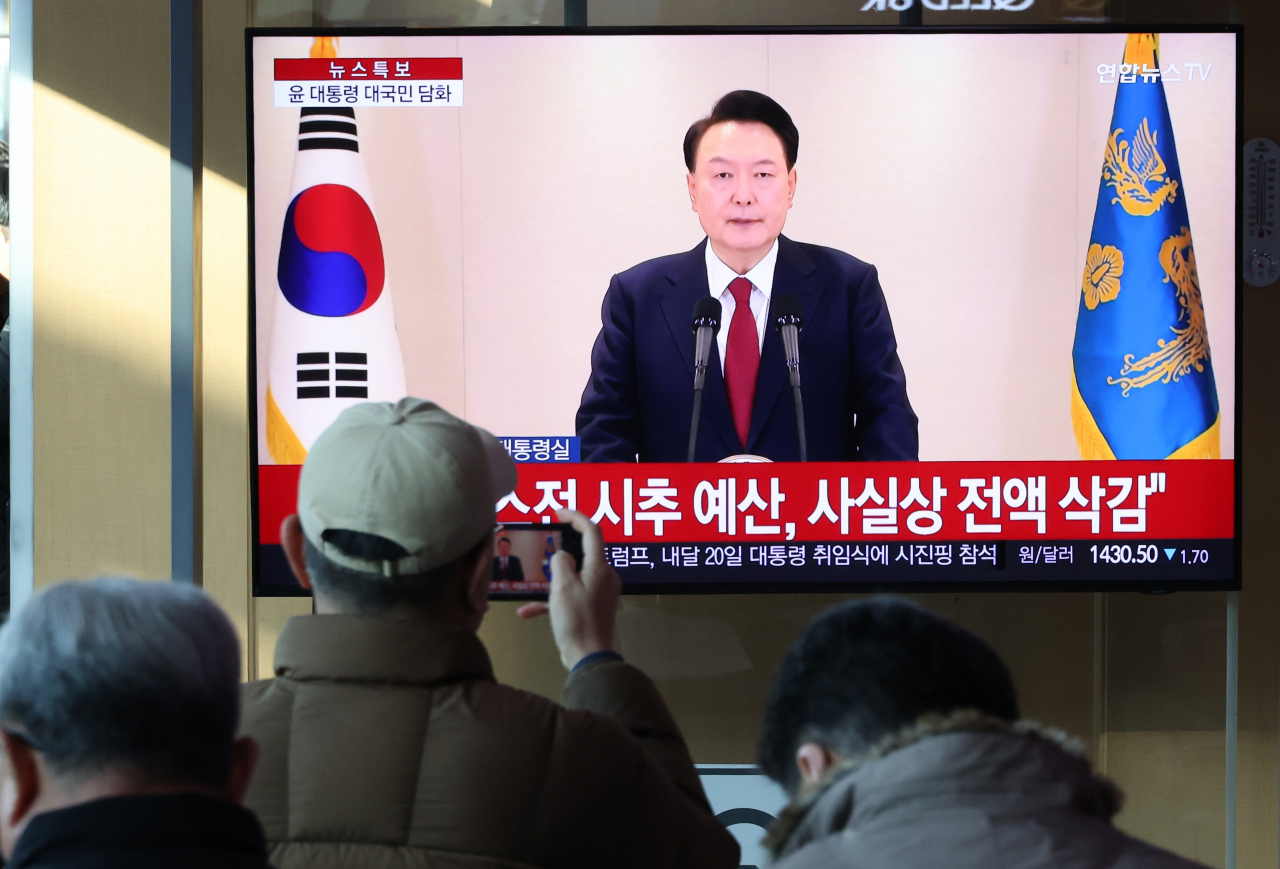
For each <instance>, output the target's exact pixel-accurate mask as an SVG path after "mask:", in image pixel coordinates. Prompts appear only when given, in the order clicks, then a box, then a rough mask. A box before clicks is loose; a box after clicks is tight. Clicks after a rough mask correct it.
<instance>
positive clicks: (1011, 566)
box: [492, 540, 1235, 594]
mask: <svg viewBox="0 0 1280 869" xmlns="http://www.w3.org/2000/svg"><path fill="white" fill-rule="evenodd" d="M605 556H606V558H607V559H608V561H609V562H610V563H611V564H612V565H613V566H614V568H615V569H616V570H617V571H618V575H619V576H620V577H621V578H622V581H623V583H624V584H626V585H628V586H630V587H631V590H633V591H634V590H636V589H635V587H636V586H640V585H646V584H654V585H656V584H663V585H679V584H685V583H687V584H697V585H702V584H707V585H713V584H736V583H740V584H751V583H779V584H787V583H813V584H820V583H831V584H851V585H857V584H859V583H865V584H868V585H879V584H886V583H912V582H919V583H935V582H936V583H947V582H990V583H1000V582H1010V583H1015V582H1016V583H1036V582H1073V581H1095V582H1096V581H1112V582H1144V581H1145V582H1151V583H1153V584H1155V583H1163V582H1228V581H1230V580H1232V579H1233V577H1234V571H1235V563H1234V562H1235V550H1234V541H1232V540H1144V541H1142V542H1138V543H1118V542H1115V541H1098V540H1066V541H1064V540H1055V541H1053V542H1051V543H1046V542H1044V541H1042V540H1005V541H998V542H992V543H985V544H968V543H933V544H920V543H886V542H880V541H861V542H845V541H842V542H836V543H809V542H806V543H800V544H791V545H782V544H773V545H770V544H758V545H751V544H723V543H680V544H631V545H622V544H613V543H610V544H607V545H606V547H605ZM546 590H547V586H546V583H543V582H519V583H511V582H501V583H494V585H493V586H492V591H493V592H494V593H498V594H501V593H504V592H505V593H511V594H534V593H538V592H545V591H546Z"/></svg>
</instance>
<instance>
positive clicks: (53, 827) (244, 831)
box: [8, 794, 267, 869]
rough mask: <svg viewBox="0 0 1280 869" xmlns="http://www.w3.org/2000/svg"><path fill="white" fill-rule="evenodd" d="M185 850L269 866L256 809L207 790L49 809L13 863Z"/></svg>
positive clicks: (13, 866) (18, 867) (18, 866)
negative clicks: (207, 793)
mask: <svg viewBox="0 0 1280 869" xmlns="http://www.w3.org/2000/svg"><path fill="white" fill-rule="evenodd" d="M183 851H191V852H196V851H200V852H205V851H209V852H219V853H226V854H239V855H240V856H241V858H242V860H243V863H240V862H236V863H234V864H232V863H228V864H226V865H255V864H257V863H258V862H259V861H260V862H261V865H262V866H264V867H265V866H266V865H267V846H266V842H265V840H264V838H263V835H262V827H261V826H260V825H259V824H258V819H257V818H255V817H254V815H253V813H252V812H250V811H248V810H247V809H243V808H241V807H240V806H237V805H233V804H232V803H229V802H227V801H226V800H219V799H215V798H214V797H208V796H203V795H201V794H160V795H146V796H127V797H107V798H105V799H100V800H92V801H91V802H87V803H80V804H79V805H75V806H69V807H67V808H65V809H58V810H56V811H52V812H44V813H43V814H39V815H36V816H35V817H34V818H32V819H31V822H30V823H29V824H28V825H27V828H26V829H25V830H24V831H23V833H22V836H21V837H20V838H19V839H18V844H17V847H16V848H14V852H13V858H12V860H11V861H10V862H9V864H8V865H9V867H10V869H24V867H27V866H38V865H42V864H43V863H44V862H45V861H50V862H58V861H57V860H56V859H55V858H59V857H61V856H63V855H70V854H76V853H90V854H121V853H137V852H142V853H146V852H165V853H174V852H183ZM59 865H60V864H59ZM77 865H78V864H77ZM94 865H98V864H97V863H94ZM104 865H116V864H114V863H110V862H108V863H106V864H104Z"/></svg>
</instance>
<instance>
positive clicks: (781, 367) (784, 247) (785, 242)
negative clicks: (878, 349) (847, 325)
mask: <svg viewBox="0 0 1280 869" xmlns="http://www.w3.org/2000/svg"><path fill="white" fill-rule="evenodd" d="M817 268H818V267H817V266H815V265H814V264H813V260H811V259H809V257H808V256H807V255H806V254H805V252H804V250H803V249H802V248H801V247H800V246H799V245H798V244H796V243H795V242H793V241H791V239H789V238H787V237H786V236H779V237H778V262H777V264H776V265H775V266H774V269H773V292H772V293H771V294H770V296H769V298H770V306H769V307H770V312H769V316H768V317H767V318H766V323H765V334H764V349H763V351H762V352H761V354H760V373H759V374H758V375H757V376H756V397H755V402H754V403H753V404H752V407H751V428H750V429H749V430H748V434H747V452H751V451H752V449H753V447H754V446H755V443H756V440H757V439H758V438H759V437H760V433H761V432H762V431H763V430H764V426H765V423H767V422H768V421H769V417H770V416H772V415H773V412H774V408H775V406H776V405H777V403H778V401H779V399H780V398H781V397H782V395H783V394H784V393H787V392H789V391H790V390H789V389H788V388H787V387H788V385H789V380H788V378H787V357H786V353H785V352H784V351H783V349H782V338H781V336H779V335H778V330H777V329H775V328H774V327H773V311H772V308H773V305H772V300H773V299H776V298H777V297H778V295H779V294H782V293H788V294H790V295H793V296H795V297H797V298H798V299H799V300H800V312H801V317H802V318H803V321H804V323H805V324H808V323H812V322H813V317H814V314H815V312H816V311H817V310H818V303H819V301H820V300H821V298H822V290H823V287H822V284H821V283H820V282H819V281H818V280H817V279H816V275H815V272H816V271H817ZM807 331H808V330H807V329H803V328H802V329H801V331H800V346H801V349H802V351H803V348H804V339H805V335H806V332H807ZM800 359H801V362H803V361H804V355H803V352H802V353H801V356H800ZM806 416H807V414H806Z"/></svg>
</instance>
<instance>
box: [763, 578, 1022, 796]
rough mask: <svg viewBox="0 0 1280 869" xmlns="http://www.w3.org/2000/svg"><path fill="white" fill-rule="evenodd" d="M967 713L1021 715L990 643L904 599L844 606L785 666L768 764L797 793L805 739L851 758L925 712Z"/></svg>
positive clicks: (807, 635) (768, 723)
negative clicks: (800, 751)
mask: <svg viewBox="0 0 1280 869" xmlns="http://www.w3.org/2000/svg"><path fill="white" fill-rule="evenodd" d="M959 709H976V710H977V711H979V712H983V713H986V714H987V715H992V716H994V717H996V718H1000V719H1003V720H1005V721H1014V720H1016V719H1017V718H1018V698H1017V692H1016V691H1015V690H1014V687H1013V678H1012V677H1011V676H1010V675H1009V670H1008V668H1007V667H1005V665H1004V662H1003V661H1001V660H1000V656H999V655H997V654H996V653H995V651H994V650H993V649H992V648H991V647H990V646H988V645H987V644H986V643H985V642H983V641H982V640H980V639H979V638H978V637H976V636H974V635H973V634H971V633H969V632H968V631H966V630H965V629H964V628H961V627H960V626H959V625H955V624H952V623H951V622H949V621H947V620H946V619H944V618H942V617H941V616H938V615H935V614H933V613H931V612H929V611H927V610H925V609H922V608H921V607H918V606H916V605H915V604H913V603H910V602H908V601H905V600H901V599H897V598H874V599H872V600H866V601H856V602H853V603H847V604H841V605H839V606H835V607H832V608H831V609H829V610H827V611H826V612H824V613H823V614H822V615H820V616H818V618H817V619H815V620H814V621H813V623H812V624H811V625H809V627H808V629H806V630H805V632H804V634H803V635H802V636H801V637H800V639H799V640H797V641H796V643H795V645H793V646H792V647H791V650H790V651H789V652H788V653H787V657H786V659H785V660H784V661H783V662H782V667H781V668H780V669H779V671H778V675H777V678H776V679H775V680H774V683H773V688H772V690H771V691H770V692H769V702H768V705H767V707H766V709H765V718H764V732H763V734H762V736H761V739H760V768H761V769H763V770H764V772H765V774H767V775H768V776H769V777H770V778H772V779H774V780H775V781H777V782H779V783H781V784H782V785H783V787H785V788H786V789H787V790H788V791H792V792H794V790H795V789H796V786H797V785H798V784H799V771H798V770H797V769H796V764H795V754H796V750H797V749H798V748H799V747H800V746H801V745H803V744H804V743H805V742H810V741H812V742H818V743H820V744H822V745H825V746H827V747H828V748H830V749H831V750H832V751H834V752H836V753H837V754H840V755H843V756H845V757H852V756H854V755H857V754H860V753H862V752H865V751H867V750H868V749H870V748H871V747H872V746H873V745H875V744H876V743H877V742H878V741H879V740H881V739H883V738H884V737H886V736H888V735H890V734H892V733H895V732H896V731H899V730H901V729H903V728H905V727H908V726H910V725H911V724H913V723H915V722H916V721H917V720H918V719H919V718H920V716H922V715H924V714H926V713H930V712H933V713H938V714H942V715H945V714H947V713H950V712H954V711H956V710H959Z"/></svg>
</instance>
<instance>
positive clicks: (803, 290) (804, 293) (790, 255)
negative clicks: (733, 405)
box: [659, 235, 823, 452]
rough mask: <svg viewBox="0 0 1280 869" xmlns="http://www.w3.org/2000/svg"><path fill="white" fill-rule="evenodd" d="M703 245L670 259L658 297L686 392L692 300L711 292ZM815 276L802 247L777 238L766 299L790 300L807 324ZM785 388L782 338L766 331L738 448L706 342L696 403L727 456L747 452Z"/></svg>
mask: <svg viewBox="0 0 1280 869" xmlns="http://www.w3.org/2000/svg"><path fill="white" fill-rule="evenodd" d="M709 243H710V242H709V241H708V240H707V239H703V240H702V243H701V244H699V245H698V246H697V247H695V248H694V249H693V250H691V251H689V252H688V253H684V254H681V255H679V256H676V257H673V258H672V260H671V264H670V265H669V266H668V268H667V280H668V281H669V282H670V283H671V285H672V290H671V292H669V293H665V294H663V295H661V296H660V297H659V305H660V306H661V307H662V313H663V315H664V316H665V317H666V319H667V327H668V328H669V329H670V330H671V337H672V339H673V340H674V341H675V343H676V347H677V349H678V351H679V353H680V358H681V360H682V361H683V362H684V366H685V370H686V371H687V372H688V374H689V383H690V389H692V388H693V386H692V384H693V350H694V336H693V332H692V330H691V329H690V327H689V324H690V322H691V321H692V319H693V306H694V305H695V304H697V302H698V299H700V298H702V297H703V296H707V295H709V294H710V292H711V290H710V288H709V286H708V284H707V267H706V247H707V245H708V244H709ZM816 271H817V266H816V265H814V263H813V260H811V259H810V258H809V256H808V255H807V254H806V253H805V252H804V248H802V247H801V246H800V245H798V244H796V243H795V242H794V241H792V240H791V239H789V238H787V237H786V236H785V235H780V236H778V261H777V264H776V265H775V266H774V270H773V290H772V292H771V293H770V299H776V298H777V297H778V294H779V293H789V294H791V295H794V296H796V297H797V298H799V299H800V310H801V316H802V317H803V318H804V322H806V323H810V322H813V316H814V312H815V311H817V309H818V302H819V300H820V299H821V298H822V290H823V287H822V284H821V282H820V281H818V280H817V279H816V277H815V275H814V272H816ZM727 325H728V324H722V325H721V328H726V327H727ZM806 334H807V333H806V331H805V330H801V332H800V346H801V347H802V348H803V347H804V339H805V335H806ZM786 383H787V360H786V354H785V353H784V351H783V349H782V339H781V338H780V337H779V336H778V332H777V330H776V329H774V328H773V327H772V326H769V327H767V328H766V329H765V335H764V347H763V349H762V350H761V352H760V373H759V375H758V376H757V380H756V396H755V403H754V404H753V406H752V411H751V428H750V430H749V432H748V434H747V442H746V444H741V443H740V442H739V441H738V433H737V431H736V430H735V429H734V427H733V416H732V415H731V414H730V412H729V397H728V393H727V392H726V391H725V387H724V374H723V373H722V371H721V365H720V348H719V347H718V346H717V345H716V344H715V343H712V345H711V361H710V364H709V365H708V366H707V385H706V390H705V391H704V393H703V399H702V401H703V404H702V412H703V419H704V420H710V422H711V425H712V427H713V428H714V430H715V432H716V434H717V435H719V437H720V439H721V441H723V443H724V444H725V445H726V446H728V447H729V448H730V449H731V451H732V452H740V451H743V450H745V451H746V452H750V451H751V448H752V447H753V446H754V445H755V443H756V441H757V440H758V439H759V437H760V433H761V432H762V431H763V430H764V426H765V423H767V422H768V421H769V417H770V415H772V413H773V408H774V405H776V404H777V402H778V398H779V396H781V395H782V393H783V392H784V390H783V387H784V386H785V385H786Z"/></svg>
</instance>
